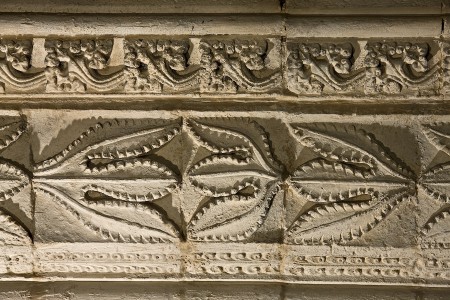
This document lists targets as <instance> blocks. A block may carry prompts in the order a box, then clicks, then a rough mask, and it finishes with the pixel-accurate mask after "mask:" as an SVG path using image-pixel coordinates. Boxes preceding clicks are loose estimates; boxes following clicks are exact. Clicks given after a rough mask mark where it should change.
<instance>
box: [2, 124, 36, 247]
mask: <svg viewBox="0 0 450 300" xmlns="http://www.w3.org/2000/svg"><path fill="white" fill-rule="evenodd" d="M2 123H3V125H2V126H1V127H0V151H3V150H5V149H6V148H7V147H9V146H10V145H11V144H12V143H14V142H15V141H17V140H18V139H19V137H20V136H22V134H23V132H24V131H25V130H26V127H27V126H26V123H25V122H24V121H23V120H14V121H12V122H10V121H9V120H8V121H7V123H6V124H5V123H4V122H2ZM28 185H29V178H28V176H27V175H26V173H25V172H24V171H23V170H21V169H20V168H19V167H17V166H15V165H13V164H12V163H11V162H9V161H7V160H5V159H3V158H0V204H1V203H2V202H4V201H7V200H10V199H12V198H13V197H14V196H16V195H17V194H18V193H19V192H21V191H22V190H23V189H24V188H25V187H26V186H28ZM30 201H31V198H30ZM30 243H31V239H30V236H29V234H28V231H27V230H26V229H25V228H24V227H23V226H22V225H20V224H19V223H18V222H17V221H16V220H15V218H14V217H13V216H12V215H10V214H9V213H8V212H7V211H6V209H5V208H1V207H0V245H24V244H30Z"/></svg>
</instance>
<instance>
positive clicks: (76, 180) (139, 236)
mask: <svg viewBox="0 0 450 300" xmlns="http://www.w3.org/2000/svg"><path fill="white" fill-rule="evenodd" d="M179 132H180V124H179V121H174V122H173V123H168V124H162V125H161V124H158V123H156V122H154V121H153V120H146V119H142V120H139V119H136V120H130V119H115V120H105V121H99V122H98V123H96V124H95V125H94V126H92V127H90V128H88V129H87V130H86V131H84V132H83V133H81V135H80V136H79V137H78V138H77V139H76V140H74V141H73V142H72V143H70V144H69V145H68V146H67V147H66V148H65V149H63V150H62V151H61V152H60V153H58V154H56V155H55V156H53V157H51V158H49V159H47V160H44V161H42V162H41V163H39V164H37V165H36V167H35V182H36V183H35V185H34V186H35V188H36V190H37V192H38V193H42V194H43V195H44V196H45V197H50V198H52V199H53V200H54V201H55V202H57V203H59V204H61V205H62V206H64V207H65V208H66V209H67V211H69V212H70V213H72V214H73V215H74V216H75V217H76V218H77V219H79V220H80V221H81V222H82V223H83V224H84V225H85V226H86V228H88V229H89V230H91V231H93V232H94V233H96V234H97V235H98V236H99V237H101V238H102V239H103V240H105V241H117V242H141V243H147V242H150V243H155V242H168V241H176V240H177V239H178V237H179V232H178V230H177V229H176V227H175V225H174V224H173V222H172V221H171V220H169V219H168V218H167V216H166V215H165V214H164V213H162V212H160V211H159V210H158V209H157V208H156V206H155V205H154V204H152V202H153V201H155V200H158V199H161V198H163V197H164V196H166V195H168V194H170V193H171V192H172V191H173V190H174V189H175V188H176V187H177V186H178V184H179V176H178V175H177V173H176V171H174V170H172V169H171V168H169V167H168V166H167V165H166V164H165V163H164V160H163V159H162V158H161V157H159V156H158V155H157V154H155V151H157V150H158V149H160V148H162V147H164V146H165V145H166V144H167V143H169V142H170V141H171V140H172V139H173V138H174V137H175V136H176V135H178V134H179Z"/></svg>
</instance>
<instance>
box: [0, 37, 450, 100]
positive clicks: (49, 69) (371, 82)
mask: <svg viewBox="0 0 450 300" xmlns="http://www.w3.org/2000/svg"><path fill="white" fill-rule="evenodd" d="M441 53H442V55H441ZM449 54H450V51H449V47H448V44H446V43H440V44H438V43H437V42H435V41H429V42H418V43H416V42H414V43H412V42H382V43H380V42H367V41H360V42H352V43H350V42H343V43H302V42H301V41H299V42H291V41H289V42H287V43H284V42H283V43H282V42H281V40H280V39H277V38H267V39H263V38H260V39H244V38H240V39H227V40H211V39H200V38H191V39H177V40H169V39H118V38H116V39H95V40H54V39H47V40H44V39H33V40H0V87H1V89H2V92H6V93H30V92H47V93H84V92H88V93H185V92H192V93H282V94H287V95H294V94H296V95H318V94H319V95H320V94H325V95H327V94H330V95H331V94H356V95H358V94H361V95H364V94H369V95H374V94H381V95H382V94H408V95H415V96H433V95H437V94H440V93H444V92H445V90H446V89H447V87H448V82H449V81H450V74H449V70H450V67H449V64H448V60H449Z"/></svg>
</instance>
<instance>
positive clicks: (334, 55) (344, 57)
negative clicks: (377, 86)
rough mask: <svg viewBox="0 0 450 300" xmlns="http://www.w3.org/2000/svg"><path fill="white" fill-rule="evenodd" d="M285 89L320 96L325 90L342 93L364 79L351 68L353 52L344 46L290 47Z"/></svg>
mask: <svg viewBox="0 0 450 300" xmlns="http://www.w3.org/2000/svg"><path fill="white" fill-rule="evenodd" d="M288 52H289V55H288V58H287V69H286V77H287V78H288V83H287V85H288V86H287V87H288V89H289V90H290V91H292V92H294V93H296V94H320V93H322V91H323V89H324V87H325V86H329V87H331V88H332V89H333V90H335V91H345V90H348V89H350V88H351V87H352V86H354V85H355V83H356V82H358V81H360V80H361V79H362V78H363V77H364V70H363V69H358V70H354V68H353V61H354V57H353V53H354V49H353V46H352V45H351V44H350V43H344V44H323V45H320V44H300V45H298V44H290V45H289V46H288Z"/></svg>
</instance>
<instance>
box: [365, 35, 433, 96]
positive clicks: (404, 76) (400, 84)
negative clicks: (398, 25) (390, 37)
mask: <svg viewBox="0 0 450 300" xmlns="http://www.w3.org/2000/svg"><path fill="white" fill-rule="evenodd" d="M366 50H367V55H366V57H365V60H364V63H365V66H366V84H365V91H366V93H368V94H376V93H386V94H398V93H400V92H402V91H403V89H406V88H411V87H414V88H424V87H426V86H429V85H430V84H433V83H434V82H436V81H437V77H438V70H439V65H438V64H433V63H432V62H431V59H430V45H428V44H427V43H417V44H412V43H368V44H367V45H366Z"/></svg>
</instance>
